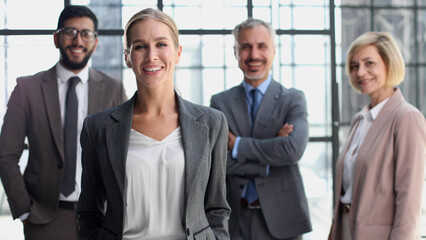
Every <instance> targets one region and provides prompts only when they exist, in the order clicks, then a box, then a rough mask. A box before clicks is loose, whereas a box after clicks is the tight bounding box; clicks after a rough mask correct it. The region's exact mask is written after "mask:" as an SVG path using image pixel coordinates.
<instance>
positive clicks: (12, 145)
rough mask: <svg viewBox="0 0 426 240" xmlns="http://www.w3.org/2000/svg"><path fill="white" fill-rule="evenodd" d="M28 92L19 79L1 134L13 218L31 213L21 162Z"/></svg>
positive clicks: (0, 168) (0, 166) (0, 163)
mask: <svg viewBox="0 0 426 240" xmlns="http://www.w3.org/2000/svg"><path fill="white" fill-rule="evenodd" d="M24 95H25V91H24V88H23V86H22V83H21V82H20V80H19V79H18V82H17V85H16V87H15V89H14V91H13V93H12V95H11V97H10V99H9V102H8V108H7V111H6V114H5V116H4V121H3V126H2V130H1V135H0V177H1V180H2V183H3V187H4V190H5V192H6V195H7V198H8V201H9V206H10V209H11V212H12V216H13V218H14V219H15V218H18V217H19V216H21V215H22V214H24V213H26V212H29V211H30V207H31V199H30V196H29V194H28V192H27V189H26V186H25V182H24V178H23V176H22V174H21V171H20V167H19V165H18V163H19V159H20V157H21V155H22V151H23V150H24V140H25V137H26V134H27V125H26V122H27V118H26V117H27V114H26V101H25V97H24Z"/></svg>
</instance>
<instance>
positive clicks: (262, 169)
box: [210, 96, 266, 177]
mask: <svg viewBox="0 0 426 240" xmlns="http://www.w3.org/2000/svg"><path fill="white" fill-rule="evenodd" d="M210 107H212V108H215V109H218V110H221V109H220V107H219V105H218V104H216V97H215V96H212V98H211V99H210ZM226 137H227V138H228V136H226ZM226 149H228V148H226ZM248 173H250V175H256V176H261V177H265V176H266V166H265V165H260V164H258V163H245V162H244V163H242V162H237V160H236V159H234V158H232V151H227V162H226V174H232V175H240V176H243V177H248V175H247V174H248Z"/></svg>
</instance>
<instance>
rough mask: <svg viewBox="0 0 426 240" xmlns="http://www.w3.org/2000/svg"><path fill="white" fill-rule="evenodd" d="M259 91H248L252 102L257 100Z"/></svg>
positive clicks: (254, 89) (255, 89)
mask: <svg viewBox="0 0 426 240" xmlns="http://www.w3.org/2000/svg"><path fill="white" fill-rule="evenodd" d="M259 93H260V92H259V90H258V89H257V88H253V89H252V90H250V96H251V99H252V101H253V102H254V101H256V99H257V98H258V94H259Z"/></svg>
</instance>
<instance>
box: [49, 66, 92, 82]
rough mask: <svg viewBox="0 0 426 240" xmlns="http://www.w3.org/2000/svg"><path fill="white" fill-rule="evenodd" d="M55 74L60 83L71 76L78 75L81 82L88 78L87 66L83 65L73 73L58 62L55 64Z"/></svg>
mask: <svg viewBox="0 0 426 240" xmlns="http://www.w3.org/2000/svg"><path fill="white" fill-rule="evenodd" d="M56 75H57V76H58V79H59V80H60V82H62V83H65V82H67V81H68V79H70V78H71V77H79V78H80V80H81V82H82V83H86V82H87V81H88V80H89V67H88V66H85V67H84V68H83V70H81V71H80V72H79V73H77V74H75V73H73V72H71V71H70V70H68V69H66V68H65V67H64V66H62V64H60V63H58V64H56Z"/></svg>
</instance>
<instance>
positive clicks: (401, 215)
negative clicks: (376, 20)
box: [329, 32, 426, 240]
mask: <svg viewBox="0 0 426 240" xmlns="http://www.w3.org/2000/svg"><path fill="white" fill-rule="evenodd" d="M346 71H347V73H348V75H349V77H350V79H351V82H350V83H351V85H352V86H353V87H354V89H355V90H357V91H358V92H360V93H362V94H368V95H369V97H370V103H369V104H368V105H367V106H365V107H364V108H363V109H362V110H361V112H359V113H358V114H356V115H355V117H354V119H353V120H352V124H351V128H350V132H349V136H348V138H347V139H348V140H347V142H346V144H345V145H344V146H343V149H342V152H341V154H340V156H339V158H338V160H337V167H336V191H335V192H336V196H335V202H336V205H335V209H334V214H333V224H332V227H331V231H330V236H329V239H332V240H349V239H350V240H369V239H374V240H381V239H383V240H384V239H386V240H388V239H389V240H397V239H398V240H411V239H420V236H419V228H420V214H421V200H422V188H423V181H424V167H425V148H426V127H425V125H426V124H425V118H424V116H423V115H422V113H420V112H419V111H418V110H417V109H416V108H415V107H413V106H412V105H410V104H409V103H407V102H406V101H405V100H404V97H403V96H402V93H401V91H400V90H399V89H397V88H395V86H397V85H398V84H400V83H401V82H402V81H403V78H404V72H405V67H404V60H403V58H402V55H401V53H400V51H399V49H398V47H397V45H396V43H395V40H394V39H393V37H392V36H391V35H390V34H388V33H379V32H369V33H365V34H363V35H361V36H359V37H358V38H357V39H356V40H355V41H354V42H353V43H352V45H351V46H350V48H349V51H348V54H347V59H346Z"/></svg>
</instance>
